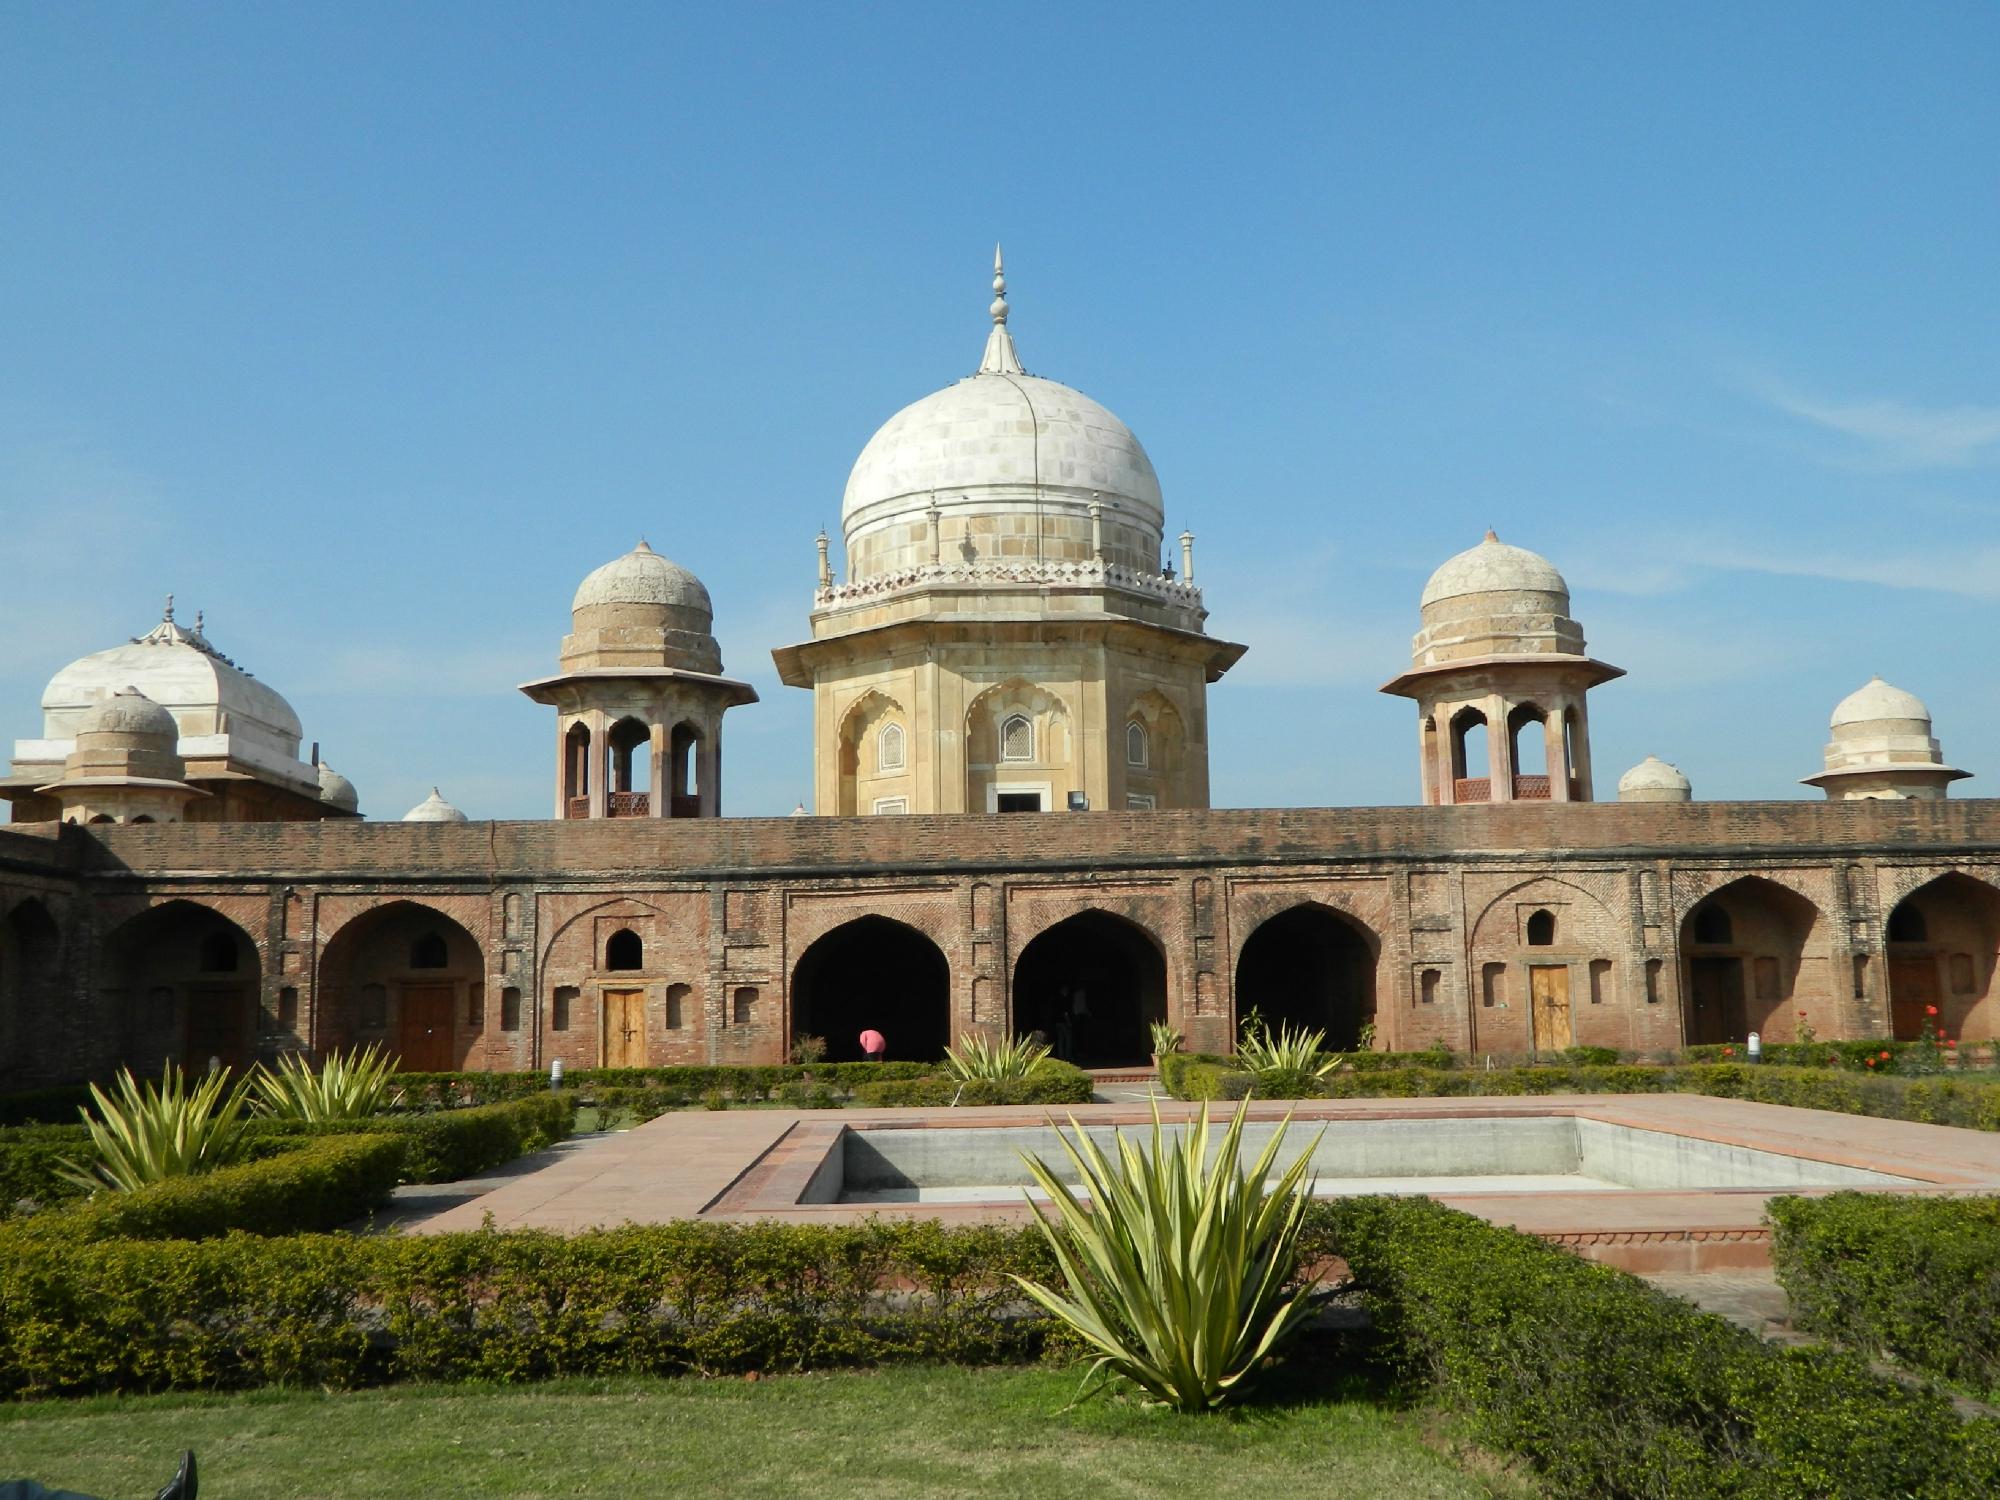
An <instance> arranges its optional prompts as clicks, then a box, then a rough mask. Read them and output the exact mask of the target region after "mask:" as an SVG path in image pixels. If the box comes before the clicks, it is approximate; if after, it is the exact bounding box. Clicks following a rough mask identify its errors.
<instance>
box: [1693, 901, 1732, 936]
mask: <svg viewBox="0 0 2000 1500" xmlns="http://www.w3.org/2000/svg"><path fill="white" fill-rule="evenodd" d="M1735 937H1736V928H1735V924H1734V923H1732V922H1731V921H1730V920H1729V913H1728V912H1726V911H1724V910H1723V909H1722V908H1721V907H1720V906H1717V905H1715V904H1713V903H1710V904H1709V905H1707V906H1704V907H1703V908H1702V909H1701V910H1700V911H1698V912H1696V913H1695V914H1694V940H1695V941H1696V942H1697V943H1729V942H1733V941H1735Z"/></svg>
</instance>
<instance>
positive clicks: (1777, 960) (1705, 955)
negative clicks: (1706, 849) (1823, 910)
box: [1681, 875, 1825, 1046]
mask: <svg viewBox="0 0 2000 1500" xmlns="http://www.w3.org/2000/svg"><path fill="white" fill-rule="evenodd" d="M1818 921H1819V908H1818V907H1816V906H1814V905H1813V904H1812V902H1810V901H1808V900H1807V899H1806V898H1805V897H1804V896H1801V895H1799V894H1798V892H1796V891H1791V890H1787V889H1786V888H1785V887H1784V886H1781V885H1778V884H1776V883H1775V882H1773V881H1769V880H1763V879H1760V878H1758V877H1757V876H1754V875H1752V876H1745V877H1744V878H1743V879H1741V880H1736V881H1732V882H1731V883H1730V884H1728V885H1726V886H1724V887H1723V888H1722V889H1721V890H1719V891H1716V892H1714V893H1713V894H1712V895H1710V896H1707V897H1705V898H1704V899H1703V900H1702V901H1701V902H1700V903H1699V904H1698V905H1696V906H1695V907H1694V909H1693V910H1692V911H1690V912H1689V913H1688V914H1687V917H1686V919H1685V920H1684V921H1683V922H1682V923H1681V973H1682V975H1683V976H1684V977H1683V980H1682V983H1683V986H1684V993H1683V996H1682V999H1683V1007H1682V1017H1683V1022H1684V1025H1685V1027H1686V1036H1687V1040H1688V1044H1689V1045H1690V1046H1694V1045H1699V1044H1701V1043H1705V1042H1741V1041H1743V1040H1744V1039H1745V1038H1746V1037H1747V1036H1748V1035H1749V1034H1750V1033H1751V1032H1753V1031H1755V1032H1759V1033H1761V1034H1763V1035H1765V1036H1772V1035H1780V1036H1790V1035H1791V1034H1792V1031H1793V1027H1792V1024H1791V1023H1792V1019H1793V1017H1792V1011H1793V1008H1794V1007H1793V1002H1794V1000H1796V999H1798V998H1800V996H1799V979H1800V974H1801V972H1802V970H1803V969H1804V966H1805V964H1806V956H1805V950H1806V948H1807V946H1808V944H1809V943H1810V942H1811V940H1812V935H1813V929H1814V927H1815V926H1816V925H1817V923H1818ZM1820 967H1821V968H1823V967H1824V965H1823V964H1821V965H1820ZM1820 987H1821V988H1823V982H1822V985H1821V986H1820ZM1810 998H1815V999H1824V998H1825V996H1823V995H1814V996H1811V997H1810Z"/></svg>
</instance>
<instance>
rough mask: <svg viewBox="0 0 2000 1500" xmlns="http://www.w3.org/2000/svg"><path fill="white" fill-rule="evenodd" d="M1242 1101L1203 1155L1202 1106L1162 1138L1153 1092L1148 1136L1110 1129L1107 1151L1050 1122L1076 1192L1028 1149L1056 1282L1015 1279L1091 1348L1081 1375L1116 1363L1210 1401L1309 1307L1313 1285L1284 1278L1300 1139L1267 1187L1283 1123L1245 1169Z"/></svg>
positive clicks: (1154, 1390) (1292, 1260) (1292, 1241)
mask: <svg viewBox="0 0 2000 1500" xmlns="http://www.w3.org/2000/svg"><path fill="white" fill-rule="evenodd" d="M1244 1113H1245V1112H1244V1111H1243V1110H1242V1109H1240V1108H1239V1109H1238V1110H1237V1111H1236V1113H1235V1116H1234V1117H1233V1118H1232V1119H1231V1120H1230V1122H1229V1126H1228V1129H1226V1130H1225V1131H1224V1132H1223V1135H1222V1140H1221V1142H1220V1144H1219V1145H1217V1147H1216V1149H1215V1160H1214V1164H1213V1166H1211V1165H1210V1164H1209V1146H1210V1141H1209V1129H1208V1110H1207V1109H1206V1108H1205V1107H1204V1108H1203V1110H1202V1112H1201V1120H1200V1123H1199V1124H1198V1125H1194V1126H1191V1127H1190V1128H1188V1129H1186V1130H1183V1131H1182V1132H1180V1136H1179V1139H1178V1140H1177V1141H1175V1142H1171V1143H1170V1142H1169V1141H1168V1140H1167V1138H1166V1132H1165V1131H1164V1130H1163V1129H1162V1128H1161V1125H1160V1111H1159V1107H1158V1106H1157V1105H1155V1106H1154V1109H1153V1136H1152V1146H1151V1149H1150V1150H1148V1149H1146V1148H1145V1147H1144V1146H1143V1145H1140V1144H1137V1143H1135V1142H1133V1141H1131V1140H1129V1139H1127V1137H1126V1135H1125V1132H1124V1131H1122V1130H1121V1131H1119V1132H1117V1141H1118V1154H1117V1159H1116V1161H1115V1162H1114V1161H1112V1160H1110V1159H1108V1158H1106V1156H1105V1155H1104V1153H1103V1152H1102V1151H1101V1150H1100V1149H1099V1148H1098V1146H1097V1143H1096V1142H1095V1141H1093V1140H1092V1139H1091V1138H1090V1136H1089V1135H1087V1134H1086V1133H1085V1132H1084V1131H1083V1130H1082V1129H1081V1128H1078V1129H1077V1130H1076V1132H1075V1138H1074V1139H1071V1137H1069V1136H1066V1135H1061V1133H1060V1132H1058V1136H1059V1138H1060V1139H1061V1141H1062V1145H1063V1150H1064V1152H1065V1153H1067V1155H1068V1156H1069V1159H1070V1163H1071V1165H1072V1166H1074V1167H1075V1168H1076V1172H1077V1176H1078V1177H1079V1178H1080V1179H1081V1181H1082V1183H1083V1186H1084V1189H1085V1192H1086V1194H1087V1197H1088V1201H1087V1202H1082V1203H1079V1202H1078V1201H1077V1199H1076V1197H1075V1196H1074V1195H1073V1194H1072V1193H1071V1192H1070V1191H1069V1189H1068V1187H1067V1186H1066V1185H1065V1184H1064V1183H1063V1181H1062V1180H1061V1179H1060V1178H1059V1177H1057V1176H1056V1174H1055V1173H1054V1172H1052V1171H1050V1170H1049V1168H1048V1166H1047V1165H1046V1164H1044V1163H1043V1162H1042V1160H1041V1159H1040V1158H1039V1157H1032V1156H1031V1157H1028V1158H1027V1161H1028V1170H1029V1171H1030V1172H1031V1173H1033V1174H1034V1178H1035V1181H1036V1183H1037V1184H1038V1185H1039V1186H1040V1187H1041V1189H1042V1191H1043V1192H1044V1193H1046V1194H1047V1195H1048V1198H1049V1202H1050V1204H1051V1208H1050V1209H1049V1210H1047V1211H1045V1212H1042V1213H1037V1214H1036V1215H1035V1224H1036V1226H1037V1227H1038V1228H1039V1229H1040V1230H1041V1232H1042V1234H1043V1235H1044V1236H1045V1237H1046V1238H1047V1240H1048V1242H1049V1248H1050V1250H1051V1252H1052V1253H1053V1254H1054V1255H1055V1258H1056V1262H1057V1264H1058V1265H1059V1266H1060V1267H1061V1268H1062V1279H1063V1284H1064V1286H1065V1287H1066V1288H1067V1295H1064V1294H1063V1293H1061V1292H1056V1291H1053V1290H1051V1289H1050V1288H1049V1287H1048V1286H1046V1285H1045V1284H1043V1283H1042V1282H1040V1281H1036V1280H1031V1279H1029V1278H1027V1277H1023V1276H1016V1277H1015V1278H1014V1279H1015V1280H1016V1281H1017V1282H1018V1283H1019V1284H1020V1287H1021V1289H1022V1290H1023V1291H1024V1292H1026V1293H1027V1294H1028V1295H1029V1296H1030V1297H1032V1298H1034V1300H1035V1302H1036V1303H1037V1304H1038V1305H1039V1306H1041V1307H1043V1308H1044V1309H1046V1310H1047V1311H1048V1312H1050V1313H1052V1314H1054V1315H1055V1316H1056V1317H1057V1318H1059V1319H1060V1320H1061V1321H1062V1322H1063V1323H1064V1324H1065V1325H1066V1326H1067V1327H1068V1328H1069V1329H1070V1331H1071V1332H1073V1333H1075V1334H1076V1335H1077V1336H1078V1337H1079V1338H1081V1339H1082V1340H1083V1341H1084V1343H1085V1344H1086V1345H1087V1346H1088V1347H1089V1349H1090V1350H1091V1351H1092V1352H1093V1354H1094V1356H1095V1357H1094V1358H1093V1359H1092V1360H1091V1367H1090V1375H1089V1377H1087V1378H1088V1379H1092V1380H1095V1379H1099V1378H1103V1379H1106V1380H1108V1379H1109V1378H1110V1377H1113V1376H1119V1377H1123V1378H1124V1379H1126V1380H1129V1381H1131V1382H1132V1383H1133V1384H1135V1385H1137V1386H1138V1387H1139V1388H1140V1389H1142V1390H1144V1391H1146V1392H1147V1393H1148V1394H1150V1395H1151V1396H1152V1397H1153V1398H1154V1399H1155V1400H1157V1401H1160V1402H1162V1403H1164V1404H1166V1405H1168V1406H1171V1407H1173V1408H1174V1409H1176V1410H1177V1411H1188V1412H1194V1411H1208V1410H1211V1409H1213V1408H1215V1407H1218V1406H1221V1405H1222V1404H1223V1403H1224V1402H1225V1401H1227V1400H1229V1399H1230V1398H1231V1397H1232V1396H1234V1395H1237V1394H1239V1392H1240V1391H1241V1390H1242V1389H1243V1388H1245V1387H1247V1384H1248V1382H1249V1381H1250V1380H1251V1378H1252V1377H1253V1376H1254V1375H1255V1374H1256V1372H1257V1371H1258V1369H1259V1368H1260V1367H1261V1366H1262V1365H1263V1364H1264V1362H1265V1361H1266V1360H1268V1359H1269V1358H1270V1357H1271V1356H1272V1355H1274V1354H1276V1353H1277V1352H1278V1351H1279V1350H1280V1349H1282V1348H1283V1347H1284V1346H1285V1345H1286V1344H1287V1343H1288V1342H1290V1340H1291V1339H1292V1338H1293V1337H1294V1336H1295V1335H1296V1334H1297V1333H1298V1331H1299V1328H1300V1325H1301V1324H1303V1322H1304V1321H1305V1319H1306V1318H1307V1317H1309V1316H1310V1315H1311V1313H1312V1309H1313V1303H1314V1300H1315V1299H1314V1289H1313V1288H1312V1287H1310V1286H1294V1285H1292V1282H1293V1278H1294V1272H1295V1270H1296V1267H1297V1264H1298V1240H1299V1229H1300V1225H1301V1224H1302V1223H1303V1221H1304V1217H1305V1211H1306V1206H1307V1204H1308V1203H1309V1201H1310V1199H1309V1196H1308V1193H1309V1189H1307V1187H1306V1185H1305V1174H1306V1168H1307V1165H1308V1163H1309V1160H1310V1157H1311V1151H1310V1150H1308V1151H1305V1152H1302V1153H1300V1155H1299V1156H1298V1158H1297V1159H1296V1160H1295V1161H1293V1162H1292V1164H1291V1165H1290V1166H1289V1167H1287V1168H1286V1169H1285V1170H1284V1172H1283V1173H1282V1174H1281V1175H1280V1176H1279V1178H1278V1180H1277V1181H1276V1182H1275V1183H1274V1184H1272V1185H1271V1187H1270V1190H1269V1191H1268V1192H1266V1190H1265V1179H1266V1177H1267V1176H1268V1175H1269V1174H1270V1173H1271V1171H1272V1170H1273V1169H1274V1168H1275V1167H1276V1165H1277V1161H1278V1156H1279V1153H1280V1152H1281V1151H1283V1149H1284V1144H1285V1134H1286V1132H1285V1129H1284V1128H1283V1127H1282V1126H1281V1127H1280V1128H1279V1129H1278V1130H1276V1131H1274V1132H1272V1135H1271V1139H1270V1141H1269V1142H1268V1143H1267V1144H1266V1145H1265V1147H1264V1150H1263V1151H1262V1153H1260V1154H1259V1156H1258V1158H1257V1160H1256V1161H1255V1162H1254V1163H1253V1164H1252V1165H1251V1167H1250V1169H1249V1170H1248V1171H1247V1172H1246V1171H1244V1170H1242V1145H1243V1121H1244ZM1051 1215H1052V1216H1053V1217H1054V1220H1055V1222H1054V1223H1051V1222H1050V1217H1051Z"/></svg>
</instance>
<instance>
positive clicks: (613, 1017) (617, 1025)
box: [604, 990, 646, 1068]
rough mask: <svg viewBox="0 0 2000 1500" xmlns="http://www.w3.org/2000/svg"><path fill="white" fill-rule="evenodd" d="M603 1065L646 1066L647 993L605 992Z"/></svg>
mask: <svg viewBox="0 0 2000 1500" xmlns="http://www.w3.org/2000/svg"><path fill="white" fill-rule="evenodd" d="M604 1066H605V1067H607V1068H643V1067H645V1066H646V992H645V991H644V990H606V991H604Z"/></svg>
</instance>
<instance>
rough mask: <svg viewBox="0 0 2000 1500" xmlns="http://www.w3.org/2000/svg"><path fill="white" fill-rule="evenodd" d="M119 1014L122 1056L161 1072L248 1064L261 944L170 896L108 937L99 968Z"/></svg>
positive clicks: (136, 1066) (136, 1067)
mask: <svg viewBox="0 0 2000 1500" xmlns="http://www.w3.org/2000/svg"><path fill="white" fill-rule="evenodd" d="M99 972H100V973H101V975H102V978H103V983H104V987H105V990H106V991H107V999H108V1000H109V1001H110V1005H111V1008H112V1009H113V1010H114V1011H115V1013H116V1015H117V1017H118V1030H119V1042H118V1053H119V1060H120V1061H121V1062H123V1063H126V1064H128V1065H129V1066H131V1068H132V1069H133V1071H134V1072H135V1073H141V1074H143V1073H147V1072H150V1073H153V1074H155V1075H157V1074H158V1073H159V1070H160V1067H161V1065H162V1064H163V1063H169V1062H172V1063H179V1064H180V1065H181V1066H182V1067H184V1068H186V1069H187V1070H188V1071H189V1072H190V1073H199V1072H202V1071H203V1070H205V1069H206V1068H207V1067H208V1061H209V1059H210V1058H214V1059H216V1060H217V1061H218V1062H220V1063H221V1064H222V1065H223V1066H224V1067H227V1068H234V1069H239V1070H240V1069H242V1068H245V1067H248V1066H249V1064H250V1061H251V1059H252V1057H253V1056H254V1054H255V1038H256V1016H257V995H258V985H259V965H258V961H257V947H256V944H254V943H253V942H251V941H250V935H249V934H248V933H246V932H245V931H244V930H243V929H242V928H240V927H238V926H237V925H236V924H235V923H234V922H232V921H230V920H229V918H227V917H225V916H223V915H222V914H221V913H220V912H218V911H214V910H211V909H210V908H209V907H206V906H200V905H197V904H196V903H194V902H192V901H169V902H167V903H166V904H165V905H164V906H156V907H154V908H153V909H152V910H151V911H146V912H141V913H140V914H139V915H138V916H135V917H133V918H132V919H131V920H129V921H127V922H125V923H123V924H122V925H121V926H119V927H118V928H117V929H116V930H115V931H114V932H112V933H111V934H110V936H108V937H107V938H106V939H105V942H104V948H103V962H102V965H101V966H100V971H99Z"/></svg>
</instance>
